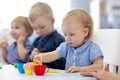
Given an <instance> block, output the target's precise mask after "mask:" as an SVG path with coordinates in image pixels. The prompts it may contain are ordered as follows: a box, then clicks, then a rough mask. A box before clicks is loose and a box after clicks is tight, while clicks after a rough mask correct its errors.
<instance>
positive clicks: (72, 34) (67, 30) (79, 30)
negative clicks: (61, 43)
mask: <svg viewBox="0 0 120 80" xmlns="http://www.w3.org/2000/svg"><path fill="white" fill-rule="evenodd" d="M62 31H63V33H64V36H65V40H66V42H67V43H68V44H69V45H71V46H73V47H75V48H78V47H80V46H81V45H82V44H83V43H84V41H85V37H86V36H87V34H88V28H84V26H83V25H82V24H81V23H80V22H78V21H74V20H73V21H69V22H63V24H62Z"/></svg>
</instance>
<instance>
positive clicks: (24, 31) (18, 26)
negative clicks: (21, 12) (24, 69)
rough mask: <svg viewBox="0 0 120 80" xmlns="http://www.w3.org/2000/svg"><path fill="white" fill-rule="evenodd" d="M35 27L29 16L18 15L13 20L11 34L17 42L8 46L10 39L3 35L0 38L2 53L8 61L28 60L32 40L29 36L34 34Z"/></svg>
mask: <svg viewBox="0 0 120 80" xmlns="http://www.w3.org/2000/svg"><path fill="white" fill-rule="evenodd" d="M32 32H33V29H32V27H31V26H30V24H29V22H28V19H27V17H24V16H18V17H16V18H15V19H14V20H13V21H12V22H11V31H10V34H11V36H12V37H13V39H15V42H13V43H12V44H10V45H9V46H8V39H7V38H6V37H3V38H2V39H1V40H0V46H1V47H2V55H3V58H4V60H5V61H6V62H7V63H24V62H26V57H27V53H28V52H29V50H30V49H31V46H32V42H31V41H30V40H29V39H28V37H29V36H30V35H31V34H32Z"/></svg>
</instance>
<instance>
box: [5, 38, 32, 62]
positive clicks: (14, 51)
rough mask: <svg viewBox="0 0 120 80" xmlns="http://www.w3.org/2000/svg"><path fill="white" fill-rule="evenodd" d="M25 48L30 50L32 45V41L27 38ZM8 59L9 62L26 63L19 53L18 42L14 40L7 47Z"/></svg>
mask: <svg viewBox="0 0 120 80" xmlns="http://www.w3.org/2000/svg"><path fill="white" fill-rule="evenodd" d="M24 47H25V49H26V50H27V51H28V52H29V51H30V49H31V47H32V42H30V40H28V39H26V40H25V43H24ZM21 54H22V53H21ZM7 61H8V63H24V61H22V60H21V59H20V56H19V55H18V48H17V43H16V42H13V43H12V44H11V45H10V46H8V49H7Z"/></svg>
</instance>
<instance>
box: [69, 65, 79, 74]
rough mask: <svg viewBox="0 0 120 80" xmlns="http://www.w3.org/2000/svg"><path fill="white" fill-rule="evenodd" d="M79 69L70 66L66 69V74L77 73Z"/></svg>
mask: <svg viewBox="0 0 120 80" xmlns="http://www.w3.org/2000/svg"><path fill="white" fill-rule="evenodd" d="M79 68H80V67H77V66H72V67H70V68H68V70H67V72H68V73H73V72H78V71H80V70H79Z"/></svg>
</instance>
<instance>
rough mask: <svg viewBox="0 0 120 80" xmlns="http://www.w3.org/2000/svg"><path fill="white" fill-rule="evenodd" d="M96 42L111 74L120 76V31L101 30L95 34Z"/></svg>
mask: <svg viewBox="0 0 120 80" xmlns="http://www.w3.org/2000/svg"><path fill="white" fill-rule="evenodd" d="M95 42H96V43H97V44H98V45H99V46H100V47H101V49H102V51H103V54H104V59H103V61H104V63H105V64H109V70H110V72H114V73H117V74H120V29H100V30H98V31H97V32H96V34H95Z"/></svg>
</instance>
